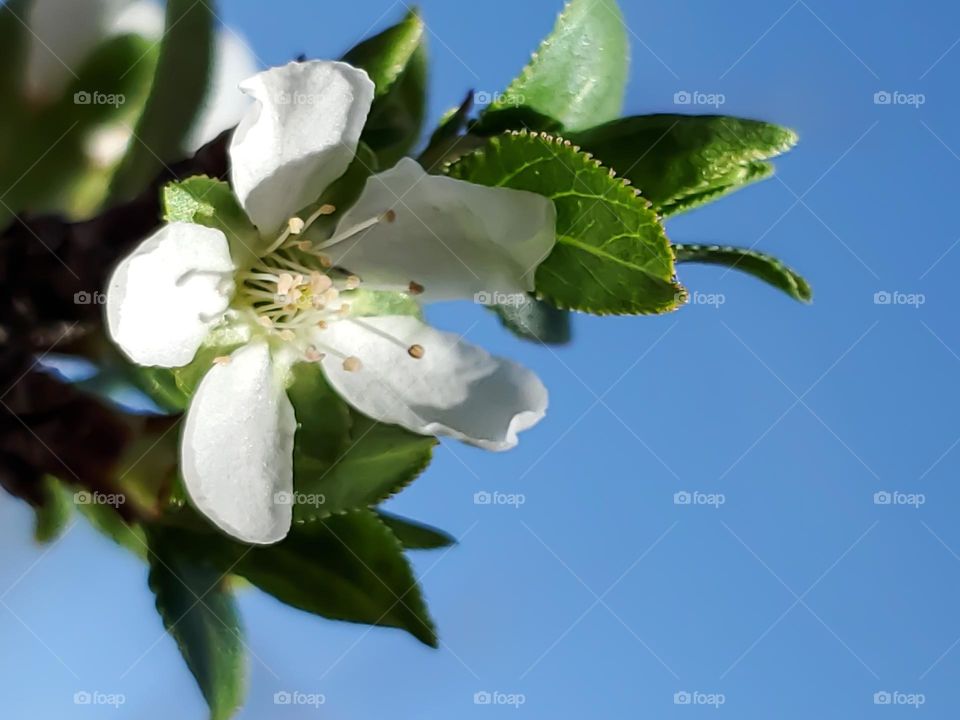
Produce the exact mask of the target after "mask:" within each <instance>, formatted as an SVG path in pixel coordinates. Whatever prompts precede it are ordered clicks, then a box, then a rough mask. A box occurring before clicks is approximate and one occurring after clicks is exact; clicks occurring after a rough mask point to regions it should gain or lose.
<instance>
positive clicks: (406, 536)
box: [377, 510, 457, 550]
mask: <svg viewBox="0 0 960 720" xmlns="http://www.w3.org/2000/svg"><path fill="white" fill-rule="evenodd" d="M377 516H378V517H379V518H380V520H381V521H383V523H384V524H385V525H386V526H387V527H388V528H390V530H392V531H393V534H394V535H396V536H397V540H399V541H400V543H401V544H402V545H403V547H404V549H406V550H439V549H441V548H445V547H450V546H451V545H456V544H457V540H456V538H455V537H453V536H452V535H450V534H449V533H446V532H444V531H443V530H438V529H437V528H435V527H430V526H429V525H424V524H423V523H418V522H415V521H413V520H409V519H407V518H402V517H400V516H399V515H393V514H391V513H388V512H384V511H383V510H377Z"/></svg>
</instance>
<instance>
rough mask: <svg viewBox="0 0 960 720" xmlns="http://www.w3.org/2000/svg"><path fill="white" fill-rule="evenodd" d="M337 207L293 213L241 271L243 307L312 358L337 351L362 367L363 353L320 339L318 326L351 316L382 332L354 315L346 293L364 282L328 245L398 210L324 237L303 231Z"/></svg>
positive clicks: (413, 350) (417, 351)
mask: <svg viewBox="0 0 960 720" xmlns="http://www.w3.org/2000/svg"><path fill="white" fill-rule="evenodd" d="M335 211H336V208H334V207H333V206H332V205H323V206H322V207H320V208H319V209H318V210H317V211H316V212H314V213H313V214H312V215H311V216H310V217H308V218H307V219H306V220H303V219H301V218H299V217H294V218H291V219H290V220H289V221H288V222H287V227H286V228H285V229H284V230H283V232H282V233H281V234H280V235H279V236H278V237H277V239H276V240H275V241H274V242H273V243H272V244H271V245H270V246H269V247H268V248H267V250H266V252H265V253H264V254H263V256H261V257H260V258H259V259H258V260H257V262H256V263H255V264H254V265H253V266H252V267H250V268H248V269H246V270H243V271H240V272H239V273H237V276H236V281H237V283H236V285H237V296H236V299H237V304H238V306H239V307H240V308H242V309H245V310H248V311H251V312H252V313H253V314H254V316H255V320H256V322H257V324H258V325H260V326H261V327H263V328H265V330H266V331H267V332H268V333H269V334H270V335H271V336H275V337H278V338H279V339H281V340H283V341H286V342H288V343H291V344H294V345H296V346H297V347H298V348H299V349H300V352H301V353H302V355H303V358H304V359H305V360H307V361H308V362H318V361H320V360H322V359H323V358H324V357H326V355H332V356H334V357H337V358H339V359H340V360H342V362H343V368H344V369H345V370H347V371H349V372H357V371H359V370H360V369H362V367H363V363H362V361H361V360H360V358H358V357H356V356H353V355H347V354H345V353H342V352H340V351H338V350H336V349H335V348H332V347H330V346H329V345H327V344H326V343H322V342H318V341H317V336H318V332H317V331H322V330H326V329H327V328H328V327H329V326H330V325H331V324H332V323H335V322H340V321H349V322H352V323H354V324H356V325H358V326H360V327H363V328H365V329H367V330H370V331H372V332H377V334H380V333H379V331H376V329H375V328H373V327H372V326H370V325H369V324H367V323H364V322H363V321H362V320H360V319H358V318H351V317H350V302H349V297H350V296H349V294H347V295H345V293H349V292H350V291H352V290H357V289H358V288H360V286H361V285H362V280H361V279H360V277H358V276H357V275H354V274H352V273H350V272H349V271H348V270H346V269H344V268H340V267H336V266H334V264H333V262H332V261H331V259H330V257H329V256H328V255H327V254H326V253H325V252H324V251H325V250H327V249H329V248H330V247H332V246H334V245H337V244H338V243H341V242H344V241H345V240H349V239H350V238H353V237H355V236H356V235H358V234H360V233H362V232H363V231H365V230H367V229H369V228H371V227H373V226H375V225H378V224H379V223H382V222H393V221H394V220H395V219H396V213H395V212H394V211H393V210H387V211H386V212H384V213H382V214H380V215H378V216H376V217H374V218H371V219H369V220H366V221H364V222H362V223H359V224H358V225H355V226H354V227H351V228H348V229H346V230H344V231H342V232H338V233H337V234H336V235H334V236H333V237H331V238H329V239H327V240H323V241H321V242H311V241H309V240H306V239H303V237H302V235H303V233H304V232H305V231H306V230H307V229H308V228H309V227H310V226H311V225H312V224H313V223H314V222H315V221H316V220H317V219H318V218H320V217H321V216H324V215H330V214H332V213H334V212H335ZM409 290H410V292H411V293H413V294H417V293H418V292H423V289H422V287H421V286H420V285H418V284H416V283H413V282H411V283H410V287H409ZM389 339H390V340H391V341H392V342H394V343H395V344H398V345H400V346H401V347H402V348H403V349H404V350H406V351H407V353H408V354H409V355H410V357H413V358H415V359H420V358H422V357H423V356H424V349H423V348H422V347H421V346H420V345H414V346H411V347H407V346H406V345H403V344H402V343H400V341H398V340H396V339H395V338H392V337H391V338H389Z"/></svg>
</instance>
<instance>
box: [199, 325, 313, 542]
mask: <svg viewBox="0 0 960 720" xmlns="http://www.w3.org/2000/svg"><path fill="white" fill-rule="evenodd" d="M296 427H297V421H296V419H295V417H294V414H293V406H292V405H291V404H290V400H289V399H288V398H287V393H286V390H285V389H284V385H283V381H282V378H281V372H280V370H279V369H278V368H276V367H275V366H274V363H273V362H272V360H271V357H270V349H269V348H268V346H267V344H266V343H265V342H263V341H259V342H255V343H253V344H250V345H245V346H244V347H242V348H240V349H239V350H237V351H236V352H234V353H233V355H231V356H230V362H229V363H227V364H225V365H214V366H213V367H212V368H211V369H210V370H209V371H208V372H207V374H206V376H205V377H204V378H203V381H202V382H201V383H200V387H198V388H197V392H196V394H195V395H194V396H193V401H192V402H191V403H190V408H189V409H188V410H187V418H186V421H185V424H184V428H183V437H182V440H181V449H180V454H181V463H180V467H181V470H182V472H183V479H184V483H185V485H186V488H187V492H188V493H189V494H190V498H191V500H193V503H194V505H196V506H197V508H198V509H199V510H200V511H201V512H202V513H203V514H204V515H206V516H207V517H208V518H210V520H211V521H212V522H213V523H214V524H216V525H217V527H219V528H220V529H221V530H223V531H224V532H226V533H228V534H230V535H232V536H233V537H235V538H238V539H239V540H242V541H243V542H246V543H251V544H255V545H269V544H270V543H275V542H278V541H280V540H282V539H283V538H284V537H285V536H286V534H287V532H288V531H289V529H290V522H291V517H292V504H291V502H290V500H291V499H292V491H293V437H294V433H295V432H296Z"/></svg>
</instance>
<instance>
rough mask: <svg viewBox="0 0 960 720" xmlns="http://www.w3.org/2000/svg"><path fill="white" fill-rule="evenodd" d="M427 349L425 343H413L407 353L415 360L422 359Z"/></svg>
mask: <svg viewBox="0 0 960 720" xmlns="http://www.w3.org/2000/svg"><path fill="white" fill-rule="evenodd" d="M426 352H427V351H426V350H424V349H423V345H411V346H410V347H409V348H407V355H409V356H410V357H412V358H413V359H414V360H420V359H421V358H423V356H424V355H425V354H426Z"/></svg>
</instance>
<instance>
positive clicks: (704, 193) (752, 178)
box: [658, 160, 774, 218]
mask: <svg viewBox="0 0 960 720" xmlns="http://www.w3.org/2000/svg"><path fill="white" fill-rule="evenodd" d="M773 173H774V167H773V163H770V162H765V161H762V160H760V161H757V162H752V163H749V164H747V165H745V166H743V167H742V168H740V169H738V170H737V171H736V172H734V173H731V174H730V175H728V176H727V177H726V178H724V179H722V180H719V181H717V184H716V185H714V186H713V187H709V188H707V189H705V190H701V191H699V192H694V193H692V194H690V195H685V196H683V197H682V198H678V199H676V200H672V201H670V202H669V203H668V204H666V205H663V206H661V207H659V208H658V210H659V211H660V215H661V216H662V217H664V218H668V217H672V216H673V215H679V214H680V213H685V212H689V211H690V210H695V209H696V208H698V207H700V206H701V205H707V204H709V203H712V202H716V201H717V200H719V199H720V198H722V197H726V196H727V195H729V194H730V193H733V192H736V191H737V190H742V189H743V188H745V187H747V186H748V185H752V184H753V183H755V182H760V181H761V180H766V179H767V178H769V177H771V176H772V175H773Z"/></svg>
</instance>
